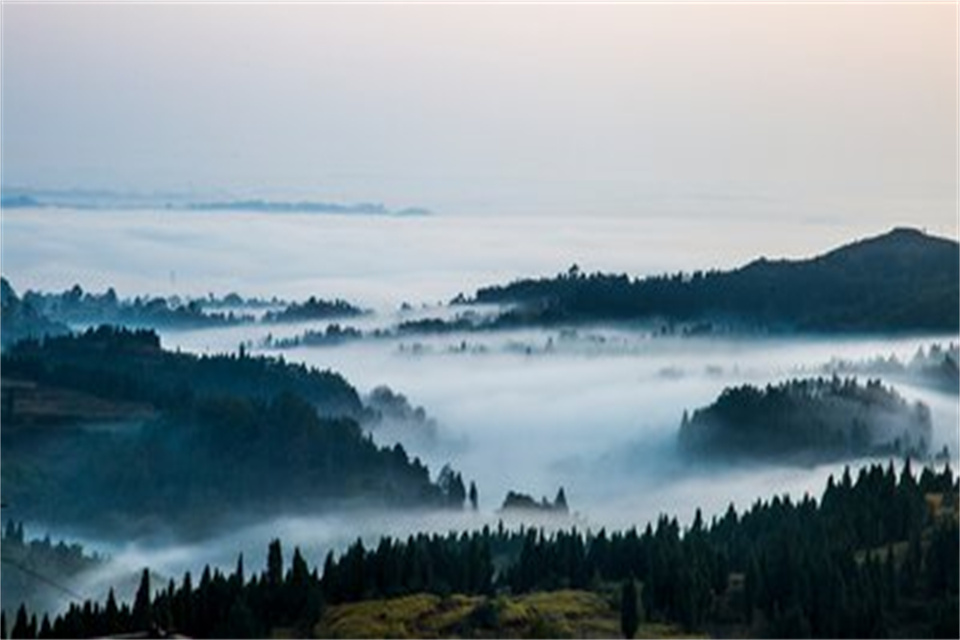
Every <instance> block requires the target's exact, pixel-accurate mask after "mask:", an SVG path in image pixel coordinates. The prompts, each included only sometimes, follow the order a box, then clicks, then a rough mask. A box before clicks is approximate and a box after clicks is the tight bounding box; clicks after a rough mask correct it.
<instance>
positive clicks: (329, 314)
mask: <svg viewBox="0 0 960 640" xmlns="http://www.w3.org/2000/svg"><path fill="white" fill-rule="evenodd" d="M364 313H366V312H365V311H364V310H363V309H360V308H359V307H356V306H354V305H352V304H350V303H349V302H347V301H346V300H340V299H337V300H332V301H330V300H323V299H320V298H317V297H316V296H310V297H309V298H308V299H307V300H306V301H304V302H302V303H298V302H291V303H290V304H288V305H287V306H286V308H284V309H283V310H281V311H268V312H267V313H266V314H265V315H264V316H263V321H264V322H299V321H302V320H326V319H328V318H352V317H355V316H359V315H362V314H364Z"/></svg>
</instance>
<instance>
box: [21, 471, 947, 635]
mask: <svg viewBox="0 0 960 640" xmlns="http://www.w3.org/2000/svg"><path fill="white" fill-rule="evenodd" d="M958 491H960V484H958V483H957V480H956V478H955V477H954V475H953V472H952V470H951V469H950V468H949V467H945V468H943V469H942V470H941V471H935V470H933V469H931V468H929V467H926V468H924V469H923V471H922V472H921V474H920V475H919V477H917V476H915V474H914V473H913V471H912V469H911V465H910V463H909V461H908V462H907V463H906V464H905V465H904V467H903V469H902V470H901V472H900V473H899V475H898V474H897V473H896V472H895V470H894V467H893V464H892V463H891V464H890V465H889V466H888V467H886V468H884V467H883V466H880V465H874V466H872V467H869V468H864V469H861V471H860V472H859V474H858V476H857V479H856V480H855V481H854V480H853V479H852V478H851V475H850V472H849V470H847V471H845V472H844V474H843V477H842V478H841V479H840V480H839V481H837V480H835V479H834V478H833V477H832V476H831V478H830V479H829V481H828V483H827V487H826V490H825V491H824V494H823V497H822V499H821V501H820V502H819V503H818V502H816V501H815V500H813V499H812V498H810V497H809V496H804V497H803V498H802V499H801V500H800V501H797V502H794V501H793V500H791V499H790V498H789V497H786V496H785V497H782V498H781V497H775V498H773V499H772V500H770V501H767V502H760V501H758V502H757V503H756V504H754V505H753V507H751V509H750V510H748V511H747V512H746V513H743V514H738V513H737V512H736V511H735V510H734V508H733V506H732V505H731V506H730V508H729V509H728V510H727V512H726V513H725V514H724V515H723V517H721V518H714V519H713V521H712V522H711V523H710V524H709V525H708V524H706V523H705V522H704V521H703V518H702V517H701V515H700V512H699V511H698V512H697V514H696V516H695V518H694V520H693V522H692V524H691V525H690V527H689V528H687V529H685V530H681V527H680V525H679V523H678V522H677V520H676V518H668V517H667V516H661V517H660V518H659V519H658V521H657V523H656V526H653V525H651V524H648V525H647V526H646V528H645V529H644V530H643V532H642V533H641V532H638V531H637V529H635V528H634V529H630V530H627V531H623V532H615V533H610V534H608V533H607V532H606V531H605V530H602V529H601V530H600V531H599V532H596V533H589V532H588V533H586V534H584V533H582V532H579V531H577V530H575V529H574V530H569V531H559V532H557V533H555V534H552V535H547V534H545V533H544V531H543V530H537V529H526V530H525V529H522V528H521V529H520V530H518V531H506V530H504V529H503V526H502V524H501V526H500V528H498V529H497V530H496V531H492V530H490V529H489V528H484V529H483V530H482V531H474V532H472V533H462V534H456V533H451V534H449V535H447V536H439V535H432V536H427V535H425V534H419V535H417V536H411V537H409V538H408V539H407V540H406V541H400V540H393V539H391V538H383V539H381V540H380V542H379V544H378V545H377V546H376V548H370V549H367V548H365V547H364V545H363V543H362V541H360V540H358V541H357V542H355V543H354V544H353V545H351V546H350V548H349V549H347V550H346V551H345V552H344V553H343V554H341V555H340V556H339V557H336V556H334V554H333V553H329V554H328V555H327V558H326V561H325V563H324V567H323V572H322V573H318V571H317V569H314V570H313V571H310V570H309V568H308V565H307V563H306V561H305V560H304V558H303V557H302V556H301V555H300V553H299V551H297V550H295V551H294V555H293V562H292V565H291V567H290V569H289V570H286V571H285V570H284V562H283V555H282V550H281V546H280V542H279V541H275V542H274V543H272V544H271V545H270V549H269V553H268V564H267V569H266V571H265V572H264V573H262V574H259V575H255V576H252V577H249V578H248V577H247V576H246V575H245V573H244V569H243V564H242V558H241V559H240V561H239V562H238V566H237V569H236V571H234V573H233V574H231V575H229V576H225V575H223V574H221V573H220V572H218V571H213V572H211V571H210V569H209V568H207V569H205V570H204V572H203V577H202V578H201V580H200V582H199V584H198V585H197V586H196V587H194V586H193V582H192V580H191V577H190V575H189V574H188V575H186V576H184V578H183V580H182V582H181V584H180V586H177V585H176V584H174V583H172V582H171V583H170V584H169V585H167V586H166V588H162V589H159V590H157V589H152V588H150V585H149V574H148V573H146V572H145V573H144V578H143V581H144V582H146V583H147V584H146V586H145V587H142V588H141V593H143V594H153V596H152V599H151V598H149V597H146V595H144V596H142V597H138V598H137V600H136V602H135V603H134V606H133V608H132V610H131V609H127V608H126V605H123V606H121V607H120V608H119V609H118V608H117V607H116V603H114V605H111V604H110V602H109V601H108V602H107V603H106V604H104V605H100V604H94V603H90V602H87V603H85V604H84V605H83V606H81V605H79V604H74V605H72V606H71V608H70V610H69V611H68V612H67V613H66V614H64V615H63V616H60V617H58V618H57V619H55V620H54V621H53V622H52V623H50V624H49V625H48V628H49V629H50V633H51V634H53V636H56V637H65V636H69V637H88V636H92V635H96V634H103V633H107V632H108V631H110V630H113V631H114V632H135V631H143V630H145V629H148V628H150V627H159V628H161V629H164V630H168V631H169V630H175V631H177V632H181V633H186V634H188V635H191V636H196V637H219V636H229V637H248V636H251V635H258V636H267V635H270V634H277V633H280V632H284V633H288V634H289V633H308V632H309V631H310V630H313V631H314V632H320V633H323V634H325V635H326V634H327V633H328V632H329V633H330V634H331V635H345V636H349V635H354V634H356V635H367V636H377V635H389V636H393V635H396V636H398V637H403V636H406V635H420V634H419V631H420V630H421V629H427V630H430V631H429V632H428V633H426V634H424V635H432V634H434V633H435V632H437V633H438V634H442V635H464V636H474V637H476V636H497V635H503V636H506V637H515V636H516V635H517V629H518V628H522V635H523V636H524V637H566V636H572V635H590V634H591V633H592V632H588V631H586V627H583V626H575V625H573V624H571V622H572V621H573V616H572V615H570V612H571V611H575V610H579V611H581V613H582V615H583V616H584V617H585V618H590V619H595V618H596V617H597V616H600V615H601V612H600V610H599V605H597V604H596V603H598V602H602V600H598V599H597V598H598V597H600V598H602V597H603V594H608V595H609V597H610V598H612V600H607V602H608V604H607V605H606V606H604V607H603V610H604V611H606V612H607V613H606V615H607V618H606V620H607V622H606V623H605V624H606V625H610V624H612V626H604V627H603V628H604V629H605V630H606V631H605V633H604V634H602V635H606V636H608V637H609V636H610V635H612V634H614V633H616V630H617V626H616V625H617V622H618V618H620V616H618V615H617V613H616V610H617V609H620V610H621V613H622V614H624V617H626V618H628V619H627V620H625V622H627V623H630V624H625V628H624V631H625V632H626V631H629V628H630V627H632V625H633V623H632V621H631V620H630V619H629V617H630V616H629V615H628V614H629V611H626V610H627V608H628V607H629V603H627V602H626V600H628V599H629V593H628V591H629V588H628V587H627V584H626V583H625V582H624V581H631V582H632V580H633V579H634V578H636V579H637V580H639V582H640V585H641V586H640V589H639V600H640V601H641V602H642V614H641V607H640V606H639V604H638V606H637V619H638V621H637V623H636V624H638V625H640V624H641V621H640V618H641V615H642V617H643V621H642V624H643V625H644V626H641V627H640V629H641V633H643V634H644V635H648V634H652V633H653V632H654V631H655V629H659V630H661V631H662V630H665V629H666V627H651V626H649V625H652V624H661V625H677V626H678V627H679V628H680V629H681V630H684V631H685V632H688V633H690V632H693V633H709V634H711V635H725V636H730V635H741V636H742V635H754V636H761V637H861V638H864V637H885V636H891V635H892V636H909V637H945V638H950V637H953V638H955V637H957V636H958V632H960V628H958V626H960V610H958V604H960V591H958V578H960V575H958V573H960V571H958V567H960V557H958V549H960V529H958V511H957V506H958ZM611 584H612V585H614V586H613V589H612V591H611V590H610V587H609V585H611ZM617 584H623V585H624V588H623V589H622V590H620V589H617V587H616V586H615V585H617ZM585 590H588V591H592V592H593V595H591V594H585V593H584V591H585ZM545 592H547V593H545ZM625 593H626V594H627V597H624V594H625ZM423 594H429V595H423ZM456 594H459V595H456ZM525 594H526V595H525ZM384 599H386V600H384ZM371 600H374V601H375V602H370V601H371ZM618 600H620V601H621V605H620V607H616V606H615V604H614V605H613V606H611V604H610V603H616V602H617V601H618ZM351 602H358V603H362V604H360V605H357V606H354V607H350V608H348V607H344V606H343V605H345V604H346V603H351ZM634 602H636V599H634ZM138 603H139V604H138ZM138 611H139V614H138V613H137V612H138ZM557 612H561V613H559V615H558V614H557ZM25 617H26V614H24V618H25ZM18 618H19V615H18ZM358 618H359V619H358ZM351 620H352V622H351ZM520 620H524V621H526V622H525V623H521V622H518V621H520ZM318 623H319V624H318ZM360 624H365V625H366V626H363V627H358V626H357V625H360ZM411 624H415V625H417V626H413V627H411V626H408V625H411ZM27 626H29V625H27ZM357 629H359V631H357ZM283 630H285V631H283ZM38 635H39V632H38ZM44 637H48V636H44Z"/></svg>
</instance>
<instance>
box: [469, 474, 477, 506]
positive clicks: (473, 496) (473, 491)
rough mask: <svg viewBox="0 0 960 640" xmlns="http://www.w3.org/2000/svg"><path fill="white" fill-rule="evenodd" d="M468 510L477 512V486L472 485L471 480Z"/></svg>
mask: <svg viewBox="0 0 960 640" xmlns="http://www.w3.org/2000/svg"><path fill="white" fill-rule="evenodd" d="M470 508H471V509H473V510H474V511H476V510H477V485H476V484H474V482H473V480H471V481H470Z"/></svg>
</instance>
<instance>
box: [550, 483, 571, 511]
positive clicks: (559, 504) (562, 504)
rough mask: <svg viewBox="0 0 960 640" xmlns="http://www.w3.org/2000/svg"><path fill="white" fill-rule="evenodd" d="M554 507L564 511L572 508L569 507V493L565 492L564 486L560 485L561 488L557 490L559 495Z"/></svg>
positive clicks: (554, 501)
mask: <svg viewBox="0 0 960 640" xmlns="http://www.w3.org/2000/svg"><path fill="white" fill-rule="evenodd" d="M553 508H554V509H556V510H557V511H562V512H564V513H567V511H569V510H570V509H569V507H567V494H566V493H564V491H563V487H560V490H559V491H557V497H556V498H554V500H553Z"/></svg>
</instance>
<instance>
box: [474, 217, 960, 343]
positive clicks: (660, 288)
mask: <svg viewBox="0 0 960 640" xmlns="http://www.w3.org/2000/svg"><path fill="white" fill-rule="evenodd" d="M958 264H960V245H958V243H957V242H956V241H955V240H952V239H947V238H939V237H936V236H931V235H928V234H926V233H923V232H921V231H918V230H916V229H907V228H897V229H893V230H892V231H890V232H888V233H886V234H883V235H880V236H876V237H873V238H867V239H863V240H859V241H856V242H853V243H850V244H847V245H844V246H842V247H839V248H836V249H833V250H831V251H828V252H827V253H824V254H822V255H819V256H816V257H813V258H808V259H803V260H786V259H782V260H768V259H766V258H760V259H757V260H754V261H752V262H750V263H748V264H746V265H744V266H743V267H740V268H738V269H734V270H732V271H709V272H706V273H704V272H701V271H696V272H694V273H692V274H684V273H678V274H674V275H661V276H651V277H647V278H642V279H640V278H633V279H631V278H630V277H629V276H627V275H626V274H620V275H616V274H603V273H594V274H590V275H586V274H584V273H582V272H581V271H580V270H579V269H578V268H577V267H576V266H574V267H571V269H570V270H569V271H568V272H566V273H562V274H559V275H557V276H555V277H552V278H541V279H523V280H518V281H515V282H513V283H511V284H508V285H505V286H491V287H486V288H482V289H480V290H478V291H477V293H476V295H475V296H474V298H473V299H472V300H471V302H477V303H496V304H501V305H511V309H509V310H507V311H504V312H503V313H502V314H501V315H500V316H499V317H498V318H497V320H496V323H495V324H496V325H498V326H502V327H507V326H517V325H523V324H560V323H577V322H589V321H624V320H642V319H655V320H663V321H667V322H669V323H674V322H681V323H682V322H698V323H704V322H706V323H708V324H707V325H706V330H707V331H709V330H710V327H711V324H710V323H716V324H722V325H733V326H739V327H743V326H745V327H748V328H760V329H764V330H795V331H810V332H897V331H957V330H958V329H960V271H958ZM461 300H462V298H461Z"/></svg>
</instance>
